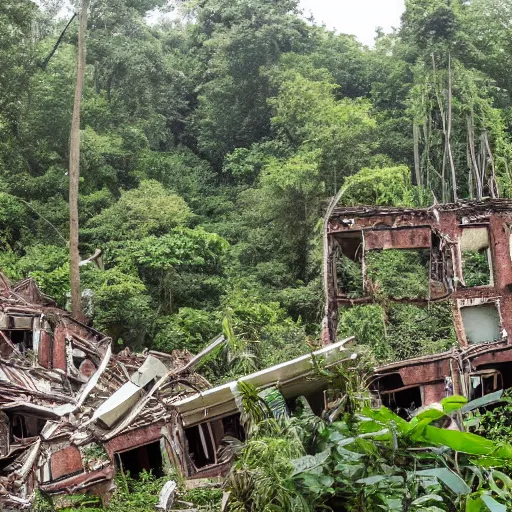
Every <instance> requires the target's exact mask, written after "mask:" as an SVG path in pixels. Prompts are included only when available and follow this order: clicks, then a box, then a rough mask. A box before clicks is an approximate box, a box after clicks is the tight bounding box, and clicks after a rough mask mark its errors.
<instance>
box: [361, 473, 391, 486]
mask: <svg viewBox="0 0 512 512" xmlns="http://www.w3.org/2000/svg"><path fill="white" fill-rule="evenodd" d="M388 478H389V477H388V476H387V475H373V476H369V477H366V478H360V479H359V480H356V484H365V485H375V484H378V483H379V482H382V481H383V480H386V479H388Z"/></svg>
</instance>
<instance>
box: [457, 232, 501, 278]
mask: <svg viewBox="0 0 512 512" xmlns="http://www.w3.org/2000/svg"><path fill="white" fill-rule="evenodd" d="M459 244H460V254H461V262H462V277H463V279H464V285H465V286H467V287H468V288H472V287H475V286H489V285H492V284H493V279H492V260H491V251H490V248H489V232H488V230H487V228H486V227H481V228H465V229H463V230H462V235H461V237H460V240H459Z"/></svg>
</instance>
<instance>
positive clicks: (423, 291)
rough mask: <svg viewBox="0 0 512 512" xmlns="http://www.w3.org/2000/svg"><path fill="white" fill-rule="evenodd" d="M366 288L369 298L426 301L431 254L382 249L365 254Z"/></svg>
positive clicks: (413, 250) (422, 251) (420, 250)
mask: <svg viewBox="0 0 512 512" xmlns="http://www.w3.org/2000/svg"><path fill="white" fill-rule="evenodd" d="M365 262H366V281H367V282H366V283H365V284H366V287H367V288H368V291H369V292H370V294H371V295H373V296H377V297H379V296H380V297H392V298H395V299H402V298H411V299H412V298H417V299H427V298H428V296H429V275H430V250H429V249H383V250H379V249H376V250H371V251H368V252H367V253H366V254H365Z"/></svg>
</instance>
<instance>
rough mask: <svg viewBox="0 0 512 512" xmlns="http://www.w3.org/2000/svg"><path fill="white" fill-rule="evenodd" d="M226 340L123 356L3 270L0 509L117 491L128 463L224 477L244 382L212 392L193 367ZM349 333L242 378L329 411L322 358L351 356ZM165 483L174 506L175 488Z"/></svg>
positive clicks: (328, 361)
mask: <svg viewBox="0 0 512 512" xmlns="http://www.w3.org/2000/svg"><path fill="white" fill-rule="evenodd" d="M223 341H224V338H223V337H222V336H220V337H219V338H217V339H216V340H215V341H214V342H213V343H212V344H210V345H209V346H208V347H207V348H206V349H204V350H203V351H202V352H201V353H200V354H198V355H196V356H193V355H192V354H190V353H188V352H187V351H186V350H183V351H174V352H173V353H172V354H165V353H160V352H154V351H146V352H144V353H143V354H133V353H131V352H130V351H129V350H128V349H125V350H123V351H121V352H120V353H119V354H114V353H113V350H112V341H111V339H110V338H108V337H106V336H104V335H103V334H101V333H100V332H98V331H96V330H94V329H92V328H91V327H89V326H86V325H84V324H82V323H80V322H78V321H76V320H74V319H73V318H71V316H70V315H69V313H68V312H66V311H64V310H62V309H59V308H57V307H56V304H55V303H54V302H53V301H52V300H51V299H50V298H49V297H46V296H45V295H43V294H42V293H41V292H40V291H39V289H38V288H37V286H36V284H35V282H34V281H33V280H32V279H28V280H25V281H23V282H21V283H19V284H17V285H11V283H10V282H9V281H8V280H7V279H6V278H5V277H4V276H3V275H2V274H1V273H0V509H1V510H13V509H30V508H31V506H32V504H33V499H34V495H35V490H36V489H39V490H40V491H42V492H43V493H45V494H46V495H49V496H50V497H52V498H53V499H54V502H57V504H58V503H59V500H60V504H61V505H65V496H66V495H69V494H74V493H83V492H90V493H92V494H95V495H99V496H102V497H104V498H105V499H108V497H109V496H110V494H111V492H112V491H113V489H114V481H113V479H114V475H115V472H116V470H117V469H119V468H122V469H123V470H124V471H129V472H130V474H131V475H132V476H135V477H136V476H137V475H138V474H139V473H140V472H141V471H142V470H148V471H149V470H151V471H152V472H153V474H154V475H156V476H163V475H164V474H165V473H166V472H167V470H168V469H170V468H171V467H173V468H176V469H177V470H178V471H180V472H181V473H182V475H183V476H184V477H185V478H199V477H208V476H220V475H223V474H225V473H226V472H227V471H228V469H229V467H230V462H231V459H232V456H233V452H232V450H230V449H229V448H230V446H229V442H226V439H229V438H231V439H233V438H236V439H239V440H243V439H244V438H245V432H244V429H243V426H242V424H241V421H240V416H241V412H240V410H239V407H238V406H239V404H238V403H237V381H235V382H230V383H227V384H224V385H222V386H218V387H216V388H211V386H210V384H209V383H208V382H207V381H206V380H205V379H204V378H203V377H202V376H201V375H200V374H199V373H197V372H195V371H194V369H195V367H196V365H197V364H198V363H199V362H200V361H201V360H202V358H203V357H205V356H206V355H208V354H209V353H211V351H213V350H215V349H216V348H217V347H218V346H220V345H221V344H222V343H223ZM350 341H351V340H350V339H347V340H343V341H341V342H338V343H335V344H332V345H329V346H328V347H324V348H322V349H320V350H319V351H317V352H316V353H314V354H307V355H305V356H302V357H299V358H297V359H294V360H292V361H288V362H286V363H282V364H279V365H276V366H274V367H272V368H268V369H266V370H263V371H261V372H256V373H254V374H252V375H248V376H245V377H242V379H241V380H244V381H246V382H248V383H251V384H253V385H254V386H256V387H257V388H258V389H260V390H263V392H265V390H266V391H271V392H274V393H275V392H277V393H279V394H280V393H282V395H280V396H284V398H285V399H294V398H296V397H298V396H299V395H300V396H302V395H304V396H305V399H307V400H308V401H309V402H310V404H311V407H313V408H315V409H317V410H318V411H321V410H322V409H323V407H324V402H325V399H326V398H325V396H324V394H323V390H324V389H325V388H326V386H327V382H326V380H325V378H324V377H322V376H321V375H317V374H316V373H315V370H314V368H315V365H316V361H317V360H316V359H315V364H314V362H313V357H317V358H318V362H320V361H321V362H322V364H324V366H326V367H327V366H330V365H336V364H338V363H339V362H341V361H344V360H345V361H350V360H351V359H352V357H351V355H350V354H348V352H347V351H346V348H345V345H346V346H348V345H349V344H350V343H349V342H350ZM277 387H279V390H280V391H279V392H278V391H277ZM272 390H274V391H272ZM171 483H172V482H169V484H171ZM165 489H167V490H168V491H169V492H168V493H167V494H165V493H163V495H162V496H161V498H162V500H163V502H164V505H163V508H164V509H165V508H168V507H167V506H166V505H165V503H166V502H167V505H169V503H170V501H168V500H171V499H172V489H173V487H172V486H170V487H169V486H166V487H165V488H164V490H165ZM162 492H163V491H162ZM61 497H64V500H61V499H60V498H61Z"/></svg>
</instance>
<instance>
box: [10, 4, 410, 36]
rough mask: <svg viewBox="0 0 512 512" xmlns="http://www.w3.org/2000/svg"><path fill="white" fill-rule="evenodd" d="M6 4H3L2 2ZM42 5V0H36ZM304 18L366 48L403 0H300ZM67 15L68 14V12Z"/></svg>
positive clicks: (393, 21) (393, 23) (391, 22)
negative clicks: (352, 38)
mask: <svg viewBox="0 0 512 512" xmlns="http://www.w3.org/2000/svg"><path fill="white" fill-rule="evenodd" d="M2 1H3V0H0V2H2ZM34 1H35V2H36V3H38V4H39V3H40V0H34ZM299 2H300V7H301V9H303V10H304V14H305V15H306V16H309V14H312V15H313V17H314V18H315V20H316V22H317V23H319V24H321V23H325V25H326V26H327V27H328V28H330V29H336V30H337V31H338V32H342V33H345V34H354V35H355V36H357V38H358V39H359V41H361V42H362V43H364V44H367V45H371V44H373V39H374V37H375V29H376V28H377V27H382V28H383V29H384V31H385V32H390V31H391V29H392V27H398V26H399V24H400V15H401V14H402V12H403V11H404V0H299ZM66 15H68V13H67V12H66Z"/></svg>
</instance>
